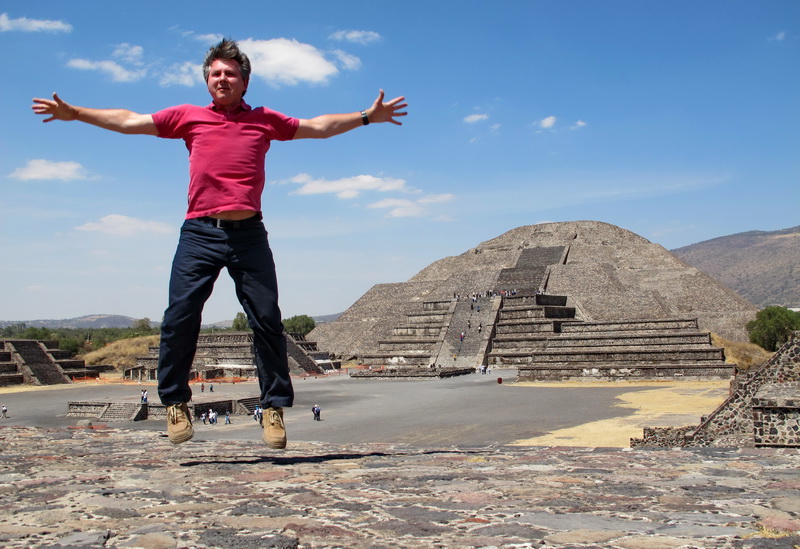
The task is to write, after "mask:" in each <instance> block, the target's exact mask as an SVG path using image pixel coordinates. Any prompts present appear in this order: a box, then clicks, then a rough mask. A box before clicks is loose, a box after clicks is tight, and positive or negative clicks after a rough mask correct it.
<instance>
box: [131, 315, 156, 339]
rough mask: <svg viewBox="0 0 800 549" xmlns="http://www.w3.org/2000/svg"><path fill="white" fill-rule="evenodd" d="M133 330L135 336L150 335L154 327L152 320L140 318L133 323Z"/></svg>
mask: <svg viewBox="0 0 800 549" xmlns="http://www.w3.org/2000/svg"><path fill="white" fill-rule="evenodd" d="M131 330H133V332H134V335H140V336H145V335H150V334H152V333H153V327H152V326H151V325H150V319H149V318H147V317H144V318H140V319H139V320H137V321H136V322H134V323H133V325H132V326H131Z"/></svg>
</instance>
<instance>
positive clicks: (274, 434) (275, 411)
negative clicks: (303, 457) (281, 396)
mask: <svg viewBox="0 0 800 549" xmlns="http://www.w3.org/2000/svg"><path fill="white" fill-rule="evenodd" d="M261 424H262V425H263V427H264V434H263V436H262V438H263V439H264V442H265V443H266V445H267V446H269V447H270V448H273V449H275V450H280V449H282V448H286V427H285V426H284V425H283V408H267V409H266V410H265V413H264V418H263V419H262V420H261Z"/></svg>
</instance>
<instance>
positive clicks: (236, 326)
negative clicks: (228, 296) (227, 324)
mask: <svg viewBox="0 0 800 549" xmlns="http://www.w3.org/2000/svg"><path fill="white" fill-rule="evenodd" d="M231 329H233V331H234V332H248V331H250V325H249V324H248V323H247V315H245V314H244V313H242V312H238V313H236V316H235V317H234V319H233V326H231Z"/></svg>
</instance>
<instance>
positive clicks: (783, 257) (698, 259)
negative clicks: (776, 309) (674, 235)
mask: <svg viewBox="0 0 800 549" xmlns="http://www.w3.org/2000/svg"><path fill="white" fill-rule="evenodd" d="M672 253H673V254H675V255H676V256H677V257H678V258H680V259H681V260H683V261H685V262H686V263H688V264H689V265H691V266H692V267H696V268H697V269H700V270H701V271H703V272H705V273H706V274H709V275H711V276H712V277H714V278H715V279H717V280H719V281H720V282H722V283H723V284H725V285H726V286H728V287H729V288H730V289H732V290H734V291H735V292H736V293H738V294H739V295H741V296H742V297H744V298H745V299H747V300H749V301H750V302H752V303H753V304H754V305H757V306H758V307H766V306H769V305H780V306H783V307H800V226H798V227H794V228H792V229H784V230H781V231H771V232H766V231H749V232H746V233H738V234H734V235H730V236H722V237H719V238H714V239H712V240H706V241H704V242H698V243H697V244H692V245H690V246H684V247H683V248H678V249H676V250H672Z"/></svg>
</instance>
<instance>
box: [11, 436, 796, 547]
mask: <svg viewBox="0 0 800 549" xmlns="http://www.w3.org/2000/svg"><path fill="white" fill-rule="evenodd" d="M289 435H290V442H289V448H288V449H287V450H285V451H282V452H274V451H270V450H268V449H267V448H265V447H264V446H263V445H262V444H260V443H258V442H255V441H253V442H241V441H235V442H231V441H202V442H201V441H197V442H195V441H191V442H188V443H186V444H183V445H181V446H178V447H175V446H173V445H172V444H170V443H169V442H168V441H167V440H166V438H165V437H164V436H163V435H162V434H161V433H157V432H153V431H147V430H125V429H112V428H105V427H102V426H95V427H91V426H86V425H84V426H83V427H74V428H63V429H42V428H33V427H0V441H2V460H0V498H2V499H1V501H2V513H0V545H2V546H3V547H89V548H91V547H145V548H167V547H169V548H173V547H225V548H250V547H253V548H263V547H280V548H294V547H297V548H302V547H307V548H321V547H346V548H396V547H408V548H418V547H423V548H425V547H485V548H489V547H514V548H522V547H536V548H539V547H542V548H550V547H559V548H578V547H592V548H597V547H604V548H625V549H639V548H641V549H648V548H649V549H657V548H681V547H700V548H788V549H793V548H796V547H799V546H800V536H798V530H800V451H798V450H797V449H752V448H750V449H720V448H705V449H684V450H664V449H657V450H656V449H653V450H648V449H636V450H629V449H611V448H597V449H596V448H574V447H572V448H566V447H534V448H523V447H509V446H501V447H479V448H465V447H442V448H412V447H404V446H399V445H386V444H358V445H352V446H346V447H345V446H336V445H331V444H317V443H307V442H304V443H292V442H291V433H289Z"/></svg>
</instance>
